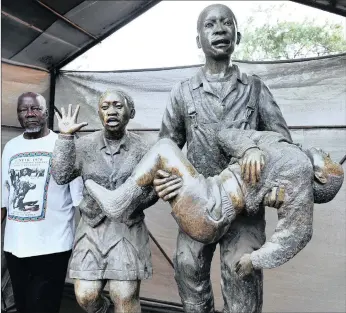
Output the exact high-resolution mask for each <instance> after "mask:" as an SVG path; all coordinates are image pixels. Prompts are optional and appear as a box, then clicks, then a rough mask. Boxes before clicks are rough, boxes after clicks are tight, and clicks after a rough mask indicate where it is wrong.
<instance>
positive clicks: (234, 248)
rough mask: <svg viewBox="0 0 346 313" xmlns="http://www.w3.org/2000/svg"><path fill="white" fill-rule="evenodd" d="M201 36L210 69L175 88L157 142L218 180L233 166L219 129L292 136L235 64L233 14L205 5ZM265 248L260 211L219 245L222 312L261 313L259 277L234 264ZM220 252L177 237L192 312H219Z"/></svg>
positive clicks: (180, 279)
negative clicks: (172, 146)
mask: <svg viewBox="0 0 346 313" xmlns="http://www.w3.org/2000/svg"><path fill="white" fill-rule="evenodd" d="M197 32H198V35H197V45H198V47H199V48H202V50H203V52H204V54H205V59H206V62H205V65H204V66H203V67H202V68H200V69H199V70H198V72H197V73H196V75H195V76H193V77H192V78H190V79H188V80H186V81H183V82H181V83H179V84H178V85H177V86H175V87H174V88H173V90H172V92H171V98H170V102H169V103H168V106H167V108H166V111H165V113H164V116H163V121H162V126H161V131H160V138H165V137H166V138H170V139H172V140H173V141H175V142H176V143H177V145H178V146H179V147H180V148H182V147H183V146H184V144H185V143H187V157H188V159H189V161H190V162H191V163H192V164H193V166H194V167H195V168H196V169H197V171H198V172H199V173H201V174H203V175H204V176H205V177H207V176H214V175H218V174H220V173H221V171H222V170H223V169H224V168H226V167H227V165H228V159H227V157H226V156H224V155H223V154H222V153H221V151H220V150H219V147H218V144H217V132H218V130H220V129H221V128H238V129H255V130H270V131H274V132H278V133H281V134H282V135H283V136H284V137H285V138H287V139H288V140H289V141H291V136H290V133H289V130H288V128H287V125H286V122H285V120H284V118H283V116H282V114H281V111H280V109H279V107H278V105H277V104H276V102H275V100H274V98H273V96H272V94H271V93H270V91H269V89H268V87H267V86H266V85H265V84H264V83H263V81H262V80H260V79H259V78H258V77H256V76H248V75H246V74H245V73H241V72H240V71H239V69H238V67H237V66H236V65H233V64H232V62H231V55H232V53H233V51H234V48H235V46H236V44H238V43H239V42H240V39H241V35H240V33H239V32H238V29H237V21H236V18H235V16H234V14H233V12H232V11H231V10H230V9H229V8H228V7H227V6H224V5H220V4H213V5H211V6H208V7H206V8H205V9H204V10H203V11H202V12H201V14H200V15H199V18H198V22H197ZM244 153H245V154H246V151H244ZM162 181H163V182H164V181H165V178H163V179H162ZM278 187H279V186H278ZM156 189H157V190H159V187H156ZM274 189H275V188H274ZM273 194H274V195H275V190H273ZM274 199H275V196H274ZM264 242H265V220H264V208H263V207H262V208H261V209H260V210H259V212H258V213H256V214H255V215H254V216H246V215H245V214H243V215H241V216H239V217H237V219H236V221H235V222H234V223H233V224H232V226H231V227H230V229H229V231H228V232H227V233H226V234H225V235H224V236H223V237H222V238H221V239H220V241H219V244H220V249H221V275H222V282H221V287H222V292H223V298H224V302H225V306H224V312H225V313H226V312H227V313H228V312H234V313H240V312H244V313H254V312H261V310H262V280H263V278H262V271H261V270H255V271H254V272H253V275H250V276H249V277H247V278H246V279H243V278H241V277H239V276H238V275H237V274H236V272H235V264H236V263H237V262H238V261H239V259H240V257H241V256H242V255H244V254H246V253H251V252H252V251H254V250H257V249H259V248H260V247H261V246H262V245H263V244H264ZM215 248H216V244H208V245H205V244H202V243H200V242H197V241H194V240H193V239H191V238H190V237H188V236H187V235H186V234H185V233H183V232H181V231H180V232H179V235H178V239H177V249H176V255H175V257H174V265H175V279H176V282H177V284H178V288H179V294H180V296H181V299H182V302H183V305H184V309H185V312H187V313H211V312H214V299H213V292H212V286H211V282H210V266H211V261H212V257H213V254H214V251H215Z"/></svg>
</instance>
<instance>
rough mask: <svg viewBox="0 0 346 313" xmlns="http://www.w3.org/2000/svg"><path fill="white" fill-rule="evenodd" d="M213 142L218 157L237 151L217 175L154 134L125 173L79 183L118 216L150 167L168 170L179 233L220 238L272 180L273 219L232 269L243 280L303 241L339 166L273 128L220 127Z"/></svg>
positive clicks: (149, 178)
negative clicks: (107, 184)
mask: <svg viewBox="0 0 346 313" xmlns="http://www.w3.org/2000/svg"><path fill="white" fill-rule="evenodd" d="M218 141H219V144H220V147H221V149H222V150H223V151H224V154H225V156H226V157H228V158H230V157H237V158H238V159H240V160H241V161H240V163H241V164H242V167H240V166H239V165H238V164H233V165H230V166H228V167H227V168H226V169H225V170H224V171H222V172H221V173H220V174H219V175H216V176H214V177H208V178H205V177H204V176H203V175H201V174H199V173H198V172H197V170H196V169H195V168H194V167H193V166H192V164H191V163H190V162H189V161H188V160H187V159H186V158H185V156H184V155H183V153H182V152H181V151H180V150H179V148H178V147H177V146H176V144H175V143H174V142H173V141H171V140H169V139H161V140H160V141H159V142H158V143H156V145H155V146H154V147H153V148H152V149H150V151H149V152H148V153H147V154H146V155H145V156H144V157H143V159H142V160H141V161H140V163H139V164H138V165H137V166H136V168H135V169H134V171H133V173H132V175H131V177H130V178H129V179H128V180H127V181H126V182H125V183H124V184H123V185H122V186H121V187H120V188H118V189H116V190H113V191H110V190H108V189H106V188H104V187H102V186H101V185H99V184H97V183H96V182H94V181H92V180H87V181H86V182H85V184H86V188H87V189H88V191H89V193H90V194H91V195H92V197H93V198H94V199H95V200H96V201H97V202H98V203H99V205H100V207H101V208H102V210H103V211H104V212H106V214H107V215H108V216H110V217H111V218H116V219H121V218H122V215H123V214H124V212H126V208H127V207H128V206H129V204H131V203H132V202H136V201H137V198H138V197H140V196H141V192H140V188H141V187H148V186H151V185H152V184H153V183H154V180H155V177H156V174H155V173H156V172H158V171H165V172H168V173H171V174H172V176H171V178H169V179H167V182H166V187H165V188H168V187H169V186H170V185H172V184H171V182H172V181H174V180H175V177H176V176H179V177H181V178H182V179H183V185H182V188H180V189H179V190H178V191H177V192H176V196H175V197H174V198H173V199H171V200H170V204H171V206H172V215H173V216H174V218H175V220H176V221H177V223H178V224H179V226H180V228H181V230H182V231H184V233H186V234H187V235H188V236H190V237H192V238H193V239H195V240H197V241H199V242H203V243H206V244H209V243H212V242H217V241H219V240H220V238H222V237H223V236H224V235H225V234H227V232H228V231H229V229H230V228H231V227H232V223H233V222H234V221H235V219H236V217H237V216H238V215H243V214H245V215H248V216H249V215H253V214H256V213H257V211H258V210H259V209H260V206H261V204H262V202H263V201H264V202H266V196H267V195H269V194H270V191H271V190H272V189H273V188H274V187H277V188H278V189H279V190H281V194H280V195H279V196H278V201H281V205H280V208H279V209H278V224H277V227H276V229H275V232H274V234H273V235H272V236H271V238H270V239H269V240H268V241H267V242H266V243H265V244H264V245H263V246H262V247H260V248H259V249H258V250H255V251H253V252H252V253H251V254H244V255H243V256H240V258H239V261H238V262H237V263H236V265H235V272H236V273H237V274H238V276H239V277H241V278H243V279H245V278H248V277H249V276H251V275H253V273H254V271H256V270H261V269H265V268H274V267H277V266H280V265H282V264H284V263H286V262H287V261H289V260H290V259H292V258H293V257H294V256H295V255H296V254H297V253H298V252H299V251H301V250H302V249H303V248H304V247H305V246H306V244H307V243H308V242H309V241H310V239H311V237H312V232H313V225H312V221H313V205H314V202H318V203H321V202H328V201H331V200H332V199H333V198H334V197H335V195H336V194H337V192H338V191H339V190H340V188H341V185H342V183H343V178H344V172H343V169H342V167H341V165H340V164H338V163H335V162H333V161H332V160H331V158H330V157H329V155H327V154H326V153H324V152H323V151H321V150H317V149H315V148H312V149H309V150H307V151H302V150H301V149H300V148H299V147H298V146H296V145H294V144H292V143H291V142H290V141H288V140H287V139H286V138H284V137H283V136H282V135H281V134H278V133H274V132H265V131H264V132H257V131H253V130H230V129H226V130H222V131H221V132H220V133H219V135H218Z"/></svg>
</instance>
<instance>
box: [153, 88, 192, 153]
mask: <svg viewBox="0 0 346 313" xmlns="http://www.w3.org/2000/svg"><path fill="white" fill-rule="evenodd" d="M180 86H181V85H180V84H179V85H176V86H175V87H174V88H173V89H172V91H171V93H170V98H169V102H168V104H167V107H166V110H165V112H164V114H163V118H162V123H161V129H160V133H159V139H162V138H169V139H171V140H173V141H174V142H175V143H176V144H177V145H178V147H179V148H180V149H182V148H183V147H184V145H185V142H186V130H185V115H184V102H183V98H182V95H181V91H180V89H181V88H180Z"/></svg>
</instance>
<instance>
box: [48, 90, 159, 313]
mask: <svg viewBox="0 0 346 313" xmlns="http://www.w3.org/2000/svg"><path fill="white" fill-rule="evenodd" d="M78 110H79V107H78V108H77V109H76V111H75V113H74V114H72V106H71V105H70V106H69V109H68V112H67V114H65V111H64V109H62V115H63V116H62V118H58V121H59V130H60V132H61V134H60V135H59V139H58V140H57V142H56V146H55V150H54V153H53V161H52V173H53V176H54V178H55V180H56V181H57V183H58V184H65V183H67V182H69V181H71V180H73V179H74V178H75V177H77V176H82V178H83V180H84V181H85V180H86V179H93V180H95V181H96V182H97V183H99V184H100V185H102V186H104V187H105V188H108V189H110V190H113V189H116V188H118V187H119V186H121V185H122V184H123V182H124V181H125V180H126V179H127V178H128V177H129V176H130V175H131V173H132V170H133V169H134V167H135V166H136V164H137V163H138V162H139V161H140V160H141V158H142V157H143V155H144V154H145V153H146V151H147V149H148V148H147V145H146V144H145V142H143V140H142V139H141V138H140V137H139V136H137V135H135V134H133V133H130V132H127V131H126V125H127V124H128V122H129V120H130V118H133V117H134V114H135V109H134V103H133V101H132V99H131V98H130V97H129V96H128V95H126V94H124V93H123V92H121V91H112V92H108V93H105V94H104V95H103V96H102V97H101V99H100V101H99V107H98V112H99V116H100V119H101V121H102V124H103V126H104V129H103V130H102V131H98V132H95V133H93V134H90V135H86V136H83V137H81V138H79V139H77V140H75V139H74V136H73V133H74V132H76V131H78V130H79V129H80V128H81V127H83V126H84V125H85V124H86V123H81V124H77V122H76V120H77V115H78ZM83 196H84V197H83V200H82V202H81V204H80V206H79V208H80V210H81V219H80V222H79V225H78V228H77V231H76V237H75V243H74V249H73V255H72V260H71V264H70V277H71V278H74V279H75V293H76V297H77V300H78V303H79V304H80V305H81V306H82V307H83V308H84V309H85V310H86V311H87V312H91V313H96V312H97V313H101V312H107V310H108V307H109V303H108V300H107V299H106V298H104V297H103V296H102V295H101V292H102V290H103V288H104V286H105V284H106V282H107V281H109V291H110V297H111V299H112V301H113V302H114V304H115V312H140V303H139V289H140V281H141V280H143V279H147V278H150V277H151V276H152V264H151V253H150V247H149V233H148V230H147V227H146V225H145V223H144V214H143V210H144V209H145V208H147V207H149V206H150V205H152V204H153V203H155V202H156V201H157V199H158V197H157V196H156V193H155V191H154V190H153V188H152V187H149V188H141V196H142V197H140V198H138V199H137V201H134V202H132V203H131V206H128V207H127V210H126V212H125V213H124V214H123V215H122V218H121V219H117V220H111V219H109V218H108V217H107V216H106V214H104V212H103V211H102V210H101V209H100V207H99V205H98V204H97V202H96V201H95V200H94V199H93V198H92V197H91V196H90V194H89V193H88V191H87V190H86V189H84V192H83Z"/></svg>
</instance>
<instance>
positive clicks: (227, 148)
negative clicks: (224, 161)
mask: <svg viewBox="0 0 346 313" xmlns="http://www.w3.org/2000/svg"><path fill="white" fill-rule="evenodd" d="M254 132H255V131H254V130H240V129H223V130H221V131H220V132H219V134H218V142H219V145H220V147H221V149H222V150H223V151H224V153H225V154H226V155H227V156H229V157H236V158H238V159H240V158H242V157H243V156H244V154H245V152H246V151H247V150H249V149H251V148H258V147H257V143H256V142H255V140H254V139H253V138H252V135H253V134H254Z"/></svg>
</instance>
